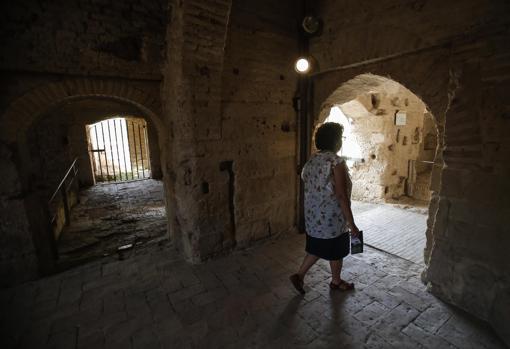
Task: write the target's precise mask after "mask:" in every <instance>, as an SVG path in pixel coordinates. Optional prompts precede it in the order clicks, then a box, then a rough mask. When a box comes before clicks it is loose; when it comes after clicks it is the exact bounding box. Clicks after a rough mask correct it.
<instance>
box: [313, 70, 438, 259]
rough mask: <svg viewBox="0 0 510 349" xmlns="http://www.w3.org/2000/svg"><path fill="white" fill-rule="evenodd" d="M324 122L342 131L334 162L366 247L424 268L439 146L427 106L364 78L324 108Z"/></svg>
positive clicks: (378, 79) (379, 80)
mask: <svg viewBox="0 0 510 349" xmlns="http://www.w3.org/2000/svg"><path fill="white" fill-rule="evenodd" d="M326 121H333V122H339V123H341V124H342V125H343V126H344V142H343V149H342V150H341V151H340V152H339V154H338V155H340V156H342V157H344V158H346V160H347V164H348V166H349V168H350V171H351V177H352V180H353V185H354V186H353V193H352V199H353V210H354V213H355V217H357V221H358V223H359V224H360V225H361V227H362V228H363V225H365V226H366V227H369V228H367V229H368V230H367V231H366V233H365V234H366V235H367V243H368V244H370V243H372V245H373V246H374V247H376V248H379V249H382V250H384V251H387V252H389V253H392V254H395V255H398V256H400V257H402V258H405V259H408V260H411V261H413V262H415V263H419V264H423V263H424V258H423V253H424V250H425V247H426V236H425V232H426V230H427V217H428V207H429V204H430V200H431V188H430V183H431V178H432V172H433V168H434V164H435V154H436V148H437V144H438V130H437V126H436V123H435V119H434V117H433V115H432V114H431V112H430V111H429V110H428V108H427V106H426V105H425V103H424V102H423V101H422V100H421V99H420V98H419V97H418V96H416V95H415V94H414V93H412V92H411V91H410V90H408V89H407V88H405V87H404V86H402V85H401V84H399V83H398V82H396V81H394V80H391V79H389V78H385V77H382V76H377V75H372V74H362V75H359V76H357V77H355V78H353V79H351V80H349V81H347V82H345V83H344V84H342V85H341V86H339V87H338V88H337V89H336V90H335V91H334V92H333V93H332V94H331V95H330V96H329V97H328V98H327V99H326V101H325V102H324V103H323V104H322V106H321V109H320V113H319V117H318V119H317V120H316V123H315V124H316V126H318V125H320V124H322V123H323V122H326ZM436 165H437V164H436Z"/></svg>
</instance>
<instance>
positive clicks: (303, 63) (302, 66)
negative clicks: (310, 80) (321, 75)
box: [294, 57, 310, 74]
mask: <svg viewBox="0 0 510 349" xmlns="http://www.w3.org/2000/svg"><path fill="white" fill-rule="evenodd" d="M294 69H296V71H297V72H298V73H300V74H306V73H308V72H309V71H310V60H309V59H308V58H304V57H301V58H299V59H298V60H297V61H296V64H295V65H294Z"/></svg>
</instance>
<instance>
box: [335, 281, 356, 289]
mask: <svg viewBox="0 0 510 349" xmlns="http://www.w3.org/2000/svg"><path fill="white" fill-rule="evenodd" d="M329 288H330V289H332V290H340V291H350V290H354V284H353V283H351V282H347V281H344V280H340V283H339V284H334V283H333V282H331V283H330V284H329Z"/></svg>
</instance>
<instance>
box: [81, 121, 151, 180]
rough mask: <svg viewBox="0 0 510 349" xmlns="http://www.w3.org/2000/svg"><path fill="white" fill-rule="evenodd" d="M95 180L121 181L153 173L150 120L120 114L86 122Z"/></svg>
mask: <svg viewBox="0 0 510 349" xmlns="http://www.w3.org/2000/svg"><path fill="white" fill-rule="evenodd" d="M86 132H87V139H88V143H89V152H90V160H91V164H92V170H93V172H94V180H95V182H120V181H128V180H136V179H145V178H150V177H151V164H150V155H149V145H148V137H147V123H146V121H145V120H144V119H142V118H133V117H116V118H111V119H108V120H103V121H100V122H97V123H94V124H92V125H87V126H86Z"/></svg>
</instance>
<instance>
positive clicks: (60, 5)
mask: <svg viewBox="0 0 510 349" xmlns="http://www.w3.org/2000/svg"><path fill="white" fill-rule="evenodd" d="M167 3H168V2H167V1H166V0H154V1H142V0H124V1H114V0H77V1H42V2H41V1H35V0H23V1H17V2H13V3H6V2H4V3H3V4H2V13H3V14H4V19H3V20H2V24H1V27H2V45H3V47H2V51H3V52H8V53H9V54H7V55H2V57H1V58H0V66H1V67H2V69H6V70H9V71H31V72H58V73H66V74H83V73H86V74H91V75H95V76H98V75H101V76H124V77H138V78H139V77H143V78H145V77H147V76H152V77H159V76H160V75H161V72H160V68H161V64H162V62H163V58H164V42H165V41H164V34H165V28H166V24H167V18H168V11H169V10H168V7H167Z"/></svg>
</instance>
